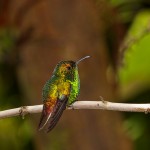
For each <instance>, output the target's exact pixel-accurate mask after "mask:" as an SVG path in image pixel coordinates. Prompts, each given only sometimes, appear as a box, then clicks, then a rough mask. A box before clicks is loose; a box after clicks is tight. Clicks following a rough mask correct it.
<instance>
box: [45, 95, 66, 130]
mask: <svg viewBox="0 0 150 150" xmlns="http://www.w3.org/2000/svg"><path fill="white" fill-rule="evenodd" d="M67 102H68V96H66V95H63V99H61V100H60V99H58V100H57V102H56V105H55V107H54V109H53V112H52V114H51V116H50V119H49V121H48V128H47V130H46V132H50V131H51V130H52V129H53V128H54V127H55V125H56V124H57V122H58V121H59V119H60V117H61V115H62V114H63V111H64V110H65V109H66V105H67Z"/></svg>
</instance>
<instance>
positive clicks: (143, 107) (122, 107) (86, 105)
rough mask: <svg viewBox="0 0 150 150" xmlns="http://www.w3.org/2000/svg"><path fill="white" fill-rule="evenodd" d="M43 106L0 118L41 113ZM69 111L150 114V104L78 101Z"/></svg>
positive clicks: (11, 111)
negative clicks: (89, 110) (88, 110)
mask: <svg viewBox="0 0 150 150" xmlns="http://www.w3.org/2000/svg"><path fill="white" fill-rule="evenodd" d="M42 107H43V105H34V106H23V107H19V108H14V109H9V110H4V111H0V118H1V119H2V118H8V117H13V116H22V117H24V116H25V115H26V114H29V113H30V114H33V113H40V112H41V111H42ZM67 109H102V110H113V111H124V112H144V113H146V114H147V113H149V112H150V104H126V103H113V102H108V101H76V102H75V103H73V104H72V105H71V106H69V107H67Z"/></svg>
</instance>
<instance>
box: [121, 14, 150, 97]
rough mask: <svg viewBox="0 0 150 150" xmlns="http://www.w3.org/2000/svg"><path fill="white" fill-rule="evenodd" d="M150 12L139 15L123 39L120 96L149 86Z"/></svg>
mask: <svg viewBox="0 0 150 150" xmlns="http://www.w3.org/2000/svg"><path fill="white" fill-rule="evenodd" d="M149 25H150V11H143V12H141V13H139V14H138V15H137V16H136V18H135V20H134V21H133V24H132V26H131V28H130V29H129V33H128V35H127V37H126V39H125V44H124V45H126V46H125V47H126V49H125V50H124V58H123V62H124V63H123V64H124V65H123V66H122V67H121V68H119V82H120V89H121V94H122V95H127V96H128V95H130V94H134V93H137V92H138V91H141V90H143V89H145V88H147V87H149V86H150V27H149Z"/></svg>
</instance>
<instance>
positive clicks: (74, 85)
mask: <svg viewBox="0 0 150 150" xmlns="http://www.w3.org/2000/svg"><path fill="white" fill-rule="evenodd" d="M89 57H90V56H85V57H83V58H81V59H80V60H78V61H71V60H70V61H60V62H59V63H58V64H57V65H56V67H55V69H54V71H53V73H52V76H51V78H50V79H49V80H48V81H47V82H46V83H45V85H44V87H43V91H42V100H43V110H42V114H41V118H40V122H39V126H38V130H42V129H43V128H45V129H46V132H47V133H48V132H50V131H51V130H52V129H53V128H54V127H55V126H56V124H57V122H58V121H59V119H60V117H61V115H62V114H63V111H64V110H65V109H66V106H69V105H71V104H72V103H73V102H75V101H76V100H77V97H78V95H79V92H80V79H79V73H78V64H79V63H80V62H81V61H82V60H84V59H86V58H89Z"/></svg>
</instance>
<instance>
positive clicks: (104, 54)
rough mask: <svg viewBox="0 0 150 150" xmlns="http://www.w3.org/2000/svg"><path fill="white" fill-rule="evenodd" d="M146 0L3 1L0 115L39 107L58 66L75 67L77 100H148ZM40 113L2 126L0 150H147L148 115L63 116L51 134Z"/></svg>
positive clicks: (149, 16) (149, 10)
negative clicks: (67, 63)
mask: <svg viewBox="0 0 150 150" xmlns="http://www.w3.org/2000/svg"><path fill="white" fill-rule="evenodd" d="M149 47H150V2H149V1H148V0H122V1H120V0H86V1H85V0H75V1H70V0H60V1H57V0H51V1H50V0H32V1H30V0H22V1H17V0H13V1H11V0H1V1H0V110H5V109H10V108H15V107H20V106H22V105H37V104H41V103H42V101H41V92H42V88H43V85H44V83H45V81H46V80H47V79H49V77H50V76H51V74H52V72H53V69H54V67H55V65H56V64H57V63H58V62H59V61H60V60H78V59H80V58H81V57H83V56H85V55H90V56H91V58H90V59H89V60H88V61H86V62H84V63H82V64H80V65H79V74H80V80H81V92H80V93H81V94H80V96H79V98H78V99H79V100H100V99H99V96H102V97H103V98H104V99H105V100H108V101H114V102H125V103H149V101H150V78H149V77H150V50H149ZM39 118H40V114H30V115H27V116H25V118H24V119H22V118H21V117H14V118H8V119H2V120H0V149H2V150H3V149H6V150H7V149H8V150H9V149H12V150H20V149H21V150H25V149H29V150H49V149H51V150H76V149H78V150H84V149H85V150H141V149H142V150H149V149H150V142H149V139H150V134H149V133H150V128H149V126H150V118H149V114H141V113H123V112H111V111H102V110H74V111H71V110H66V111H65V112H64V114H63V116H62V117H61V119H60V121H59V123H58V125H57V126H56V127H55V129H54V130H53V131H52V132H50V133H49V134H46V133H44V132H38V131H37V125H38V122H39Z"/></svg>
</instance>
